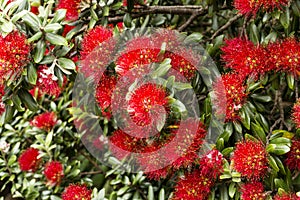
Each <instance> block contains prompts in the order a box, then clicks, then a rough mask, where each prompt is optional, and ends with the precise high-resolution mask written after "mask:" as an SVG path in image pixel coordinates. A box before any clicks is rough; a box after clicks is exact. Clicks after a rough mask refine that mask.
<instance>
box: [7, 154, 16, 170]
mask: <svg viewBox="0 0 300 200" xmlns="http://www.w3.org/2000/svg"><path fill="white" fill-rule="evenodd" d="M16 160H17V156H16V155H12V156H11V157H10V158H9V160H8V162H7V165H8V166H9V167H10V166H12V165H13V164H14V163H15V162H16Z"/></svg>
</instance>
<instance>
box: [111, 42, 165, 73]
mask: <svg viewBox="0 0 300 200" xmlns="http://www.w3.org/2000/svg"><path fill="white" fill-rule="evenodd" d="M159 52H160V47H159V48H157V47H155V45H154V43H153V41H152V40H151V39H150V38H148V37H139V38H135V39H133V40H131V41H129V42H128V43H127V45H126V50H125V51H124V52H122V53H121V54H120V56H119V57H118V59H117V61H116V72H117V73H118V74H119V75H121V76H123V75H125V74H126V73H127V72H128V71H129V70H131V69H133V68H143V66H145V65H148V64H151V63H155V62H158V61H160V58H159V57H158V54H159Z"/></svg>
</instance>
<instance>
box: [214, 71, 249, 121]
mask: <svg viewBox="0 0 300 200" xmlns="http://www.w3.org/2000/svg"><path fill="white" fill-rule="evenodd" d="M213 91H214V93H215V99H213V101H214V104H215V105H216V113H217V114H218V115H219V116H220V117H223V115H225V116H224V117H225V121H227V122H228V121H235V120H239V119H240V117H239V114H238V111H239V109H240V108H241V107H242V106H243V105H244V103H245V101H246V98H247V93H246V88H245V86H244V85H243V80H242V78H241V77H240V76H238V75H236V74H232V73H228V74H224V75H222V76H221V78H220V79H218V80H217V81H216V82H215V84H214V85H213Z"/></svg>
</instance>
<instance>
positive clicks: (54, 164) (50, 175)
mask: <svg viewBox="0 0 300 200" xmlns="http://www.w3.org/2000/svg"><path fill="white" fill-rule="evenodd" d="M44 174H45V176H46V178H47V180H48V181H49V184H50V185H56V184H60V181H61V178H62V177H63V176H64V170H63V166H62V164H61V163H60V162H58V161H51V162H48V163H47V164H46V165H45V169H44Z"/></svg>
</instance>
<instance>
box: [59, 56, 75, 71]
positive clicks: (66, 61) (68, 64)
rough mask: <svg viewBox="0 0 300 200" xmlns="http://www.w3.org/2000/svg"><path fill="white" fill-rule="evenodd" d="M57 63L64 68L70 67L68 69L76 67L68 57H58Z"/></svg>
mask: <svg viewBox="0 0 300 200" xmlns="http://www.w3.org/2000/svg"><path fill="white" fill-rule="evenodd" d="M58 64H59V65H60V66H61V67H62V68H64V69H70V70H75V69H76V65H75V63H74V62H73V61H72V60H71V59H68V58H59V59H58Z"/></svg>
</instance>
